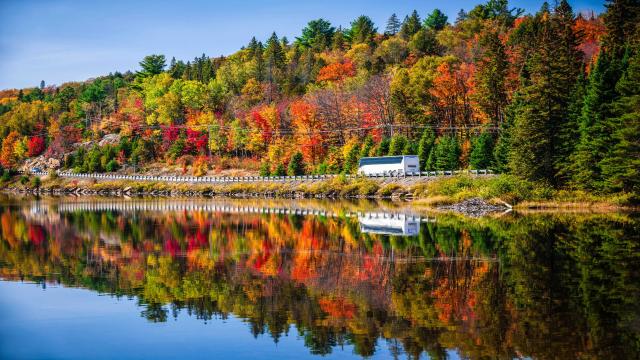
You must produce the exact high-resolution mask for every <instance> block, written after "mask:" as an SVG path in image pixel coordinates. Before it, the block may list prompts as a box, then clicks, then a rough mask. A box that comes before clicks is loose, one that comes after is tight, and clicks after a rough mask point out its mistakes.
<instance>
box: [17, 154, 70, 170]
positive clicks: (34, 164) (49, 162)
mask: <svg viewBox="0 0 640 360" xmlns="http://www.w3.org/2000/svg"><path fill="white" fill-rule="evenodd" d="M60 165H61V164H60V160H58V159H54V158H48V159H47V158H45V157H44V155H40V156H38V157H36V158H33V159H28V160H27V161H25V163H24V165H22V167H20V170H22V171H31V170H33V169H34V168H38V169H40V170H42V171H47V170H48V169H58V168H60Z"/></svg>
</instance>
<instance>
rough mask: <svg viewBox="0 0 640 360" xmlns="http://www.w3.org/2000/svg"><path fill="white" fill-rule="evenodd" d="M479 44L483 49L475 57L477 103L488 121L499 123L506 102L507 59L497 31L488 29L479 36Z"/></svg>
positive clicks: (501, 120)
mask: <svg viewBox="0 0 640 360" xmlns="http://www.w3.org/2000/svg"><path fill="white" fill-rule="evenodd" d="M480 45H481V47H482V49H483V51H482V53H481V54H480V55H479V56H478V57H477V59H476V63H477V69H478V72H477V75H476V79H477V84H478V86H477V98H478V103H479V105H480V108H481V109H482V111H483V112H484V113H485V114H487V116H488V117H489V119H490V121H491V122H492V123H494V124H496V125H500V124H502V122H503V121H504V110H505V107H506V106H507V102H508V97H507V87H506V83H505V82H506V78H507V73H508V70H509V61H508V60H507V54H506V51H505V46H504V44H503V43H502V41H501V40H500V35H499V33H498V32H497V31H488V32H487V33H486V34H485V35H484V36H482V37H481V38H480Z"/></svg>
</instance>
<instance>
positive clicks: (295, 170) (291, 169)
mask: <svg viewBox="0 0 640 360" xmlns="http://www.w3.org/2000/svg"><path fill="white" fill-rule="evenodd" d="M304 173H305V169H304V157H303V156H302V153H301V152H299V151H298V152H296V153H295V154H293V156H292V157H291V160H289V166H288V167H287V175H289V176H300V175H304Z"/></svg>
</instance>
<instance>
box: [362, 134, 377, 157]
mask: <svg viewBox="0 0 640 360" xmlns="http://www.w3.org/2000/svg"><path fill="white" fill-rule="evenodd" d="M373 145H374V144H373V138H372V137H371V135H368V136H367V137H366V138H365V139H364V142H363V143H362V149H361V150H360V157H361V158H363V157H367V156H369V153H370V152H371V149H373Z"/></svg>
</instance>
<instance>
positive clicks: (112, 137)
mask: <svg viewBox="0 0 640 360" xmlns="http://www.w3.org/2000/svg"><path fill="white" fill-rule="evenodd" d="M119 142H120V135H118V134H107V135H105V136H104V137H103V138H102V140H100V142H99V143H98V145H100V146H105V145H116V144H118V143H119Z"/></svg>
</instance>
